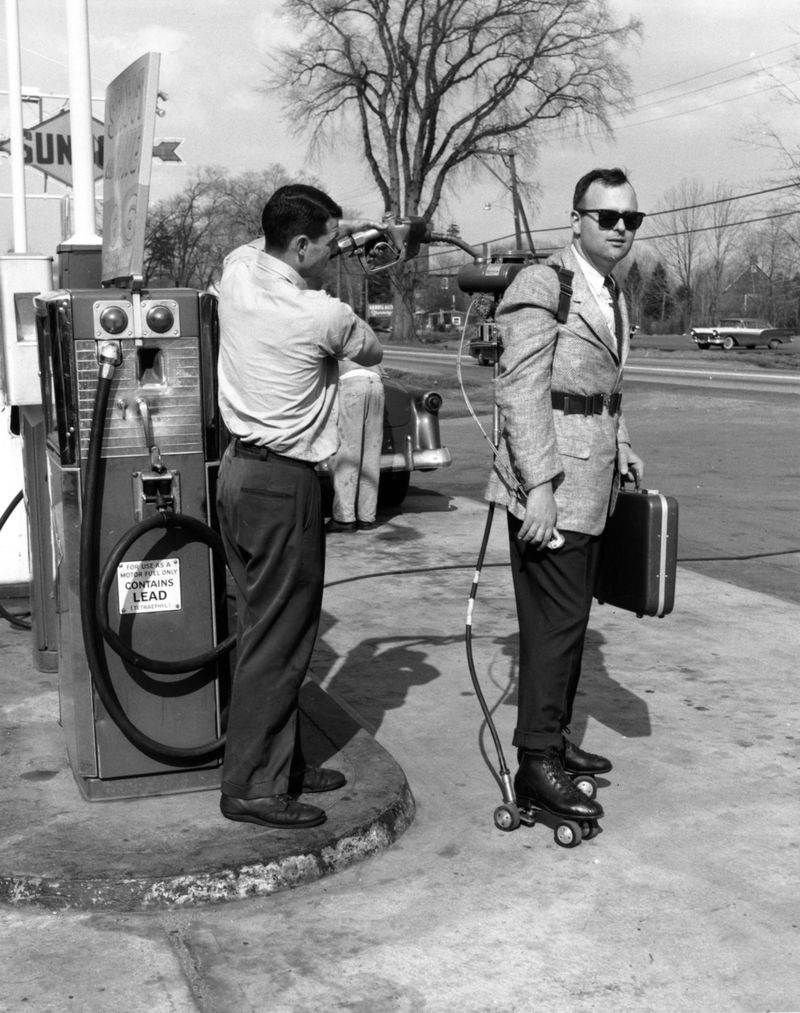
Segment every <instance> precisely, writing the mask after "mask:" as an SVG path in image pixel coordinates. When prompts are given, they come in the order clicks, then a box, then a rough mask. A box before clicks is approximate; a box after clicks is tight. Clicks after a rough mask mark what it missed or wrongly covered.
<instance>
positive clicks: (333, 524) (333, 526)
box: [325, 517, 356, 535]
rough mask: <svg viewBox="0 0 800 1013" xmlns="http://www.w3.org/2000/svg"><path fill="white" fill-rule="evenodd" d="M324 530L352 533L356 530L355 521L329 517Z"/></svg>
mask: <svg viewBox="0 0 800 1013" xmlns="http://www.w3.org/2000/svg"><path fill="white" fill-rule="evenodd" d="M325 530H326V531H328V532H332V533H334V534H340V535H352V533H353V532H354V531H355V530H356V522H355V521H337V520H336V518H335V517H331V519H330V520H329V521H328V523H327V524H326V525H325Z"/></svg>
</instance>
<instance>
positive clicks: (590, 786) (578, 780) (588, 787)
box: [572, 774, 597, 798]
mask: <svg viewBox="0 0 800 1013" xmlns="http://www.w3.org/2000/svg"><path fill="white" fill-rule="evenodd" d="M572 780H573V782H574V784H575V787H576V788H578V789H579V790H580V791H582V792H583V794H584V795H585V796H586V797H587V798H594V797H595V795H596V794H597V781H595V779H594V778H593V777H592V775H591V774H576V775H575V777H573V779H572Z"/></svg>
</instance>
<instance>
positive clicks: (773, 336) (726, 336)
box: [692, 317, 794, 352]
mask: <svg viewBox="0 0 800 1013" xmlns="http://www.w3.org/2000/svg"><path fill="white" fill-rule="evenodd" d="M793 337H794V331H791V330H790V329H789V328H788V327H773V326H772V324H771V323H769V321H768V320H761V319H758V318H754V317H727V318H726V319H724V320H720V322H719V323H718V324H717V325H716V326H715V327H693V328H692V340H693V341H694V343H695V344H696V345H697V347H698V348H712V347H715V348H722V349H724V350H725V351H726V352H729V351H730V350H731V349H732V348H737V347H743V348H756V347H757V346H759V345H763V346H765V347H766V348H777V347H778V346H779V345H781V344H783V342H791V340H792V338H793Z"/></svg>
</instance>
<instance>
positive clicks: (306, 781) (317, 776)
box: [289, 766, 347, 795]
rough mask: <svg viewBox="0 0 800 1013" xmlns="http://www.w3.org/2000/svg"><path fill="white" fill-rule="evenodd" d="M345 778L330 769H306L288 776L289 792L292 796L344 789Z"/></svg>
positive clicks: (338, 772)
mask: <svg viewBox="0 0 800 1013" xmlns="http://www.w3.org/2000/svg"><path fill="white" fill-rule="evenodd" d="M346 784H347V778H346V777H345V776H344V774H343V773H342V772H341V771H340V770H331V769H330V767H308V766H307V767H306V768H305V769H304V770H302V771H298V772H297V773H292V774H290V776H289V792H290V794H292V795H304V794H306V793H307V792H312V793H313V792H319V791H335V790H336V789H337V788H344V786H345V785H346Z"/></svg>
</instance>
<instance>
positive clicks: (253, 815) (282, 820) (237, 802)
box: [219, 795, 326, 830]
mask: <svg viewBox="0 0 800 1013" xmlns="http://www.w3.org/2000/svg"><path fill="white" fill-rule="evenodd" d="M219 809H220V812H221V813H222V815H223V816H224V817H225V819H227V820H235V821H236V822H237V823H257V824H258V825H259V826H262V827H274V828H276V829H277V830H303V829H305V828H306V827H316V826H319V824H320V823H324V822H325V819H326V816H325V810H324V809H320V808H319V807H318V806H315V805H306V804H305V803H303V802H298V801H297V800H296V799H293V798H291V797H290V796H289V795H268V796H265V797H263V798H232V797H231V796H230V795H222V797H221V798H220V800H219Z"/></svg>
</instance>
